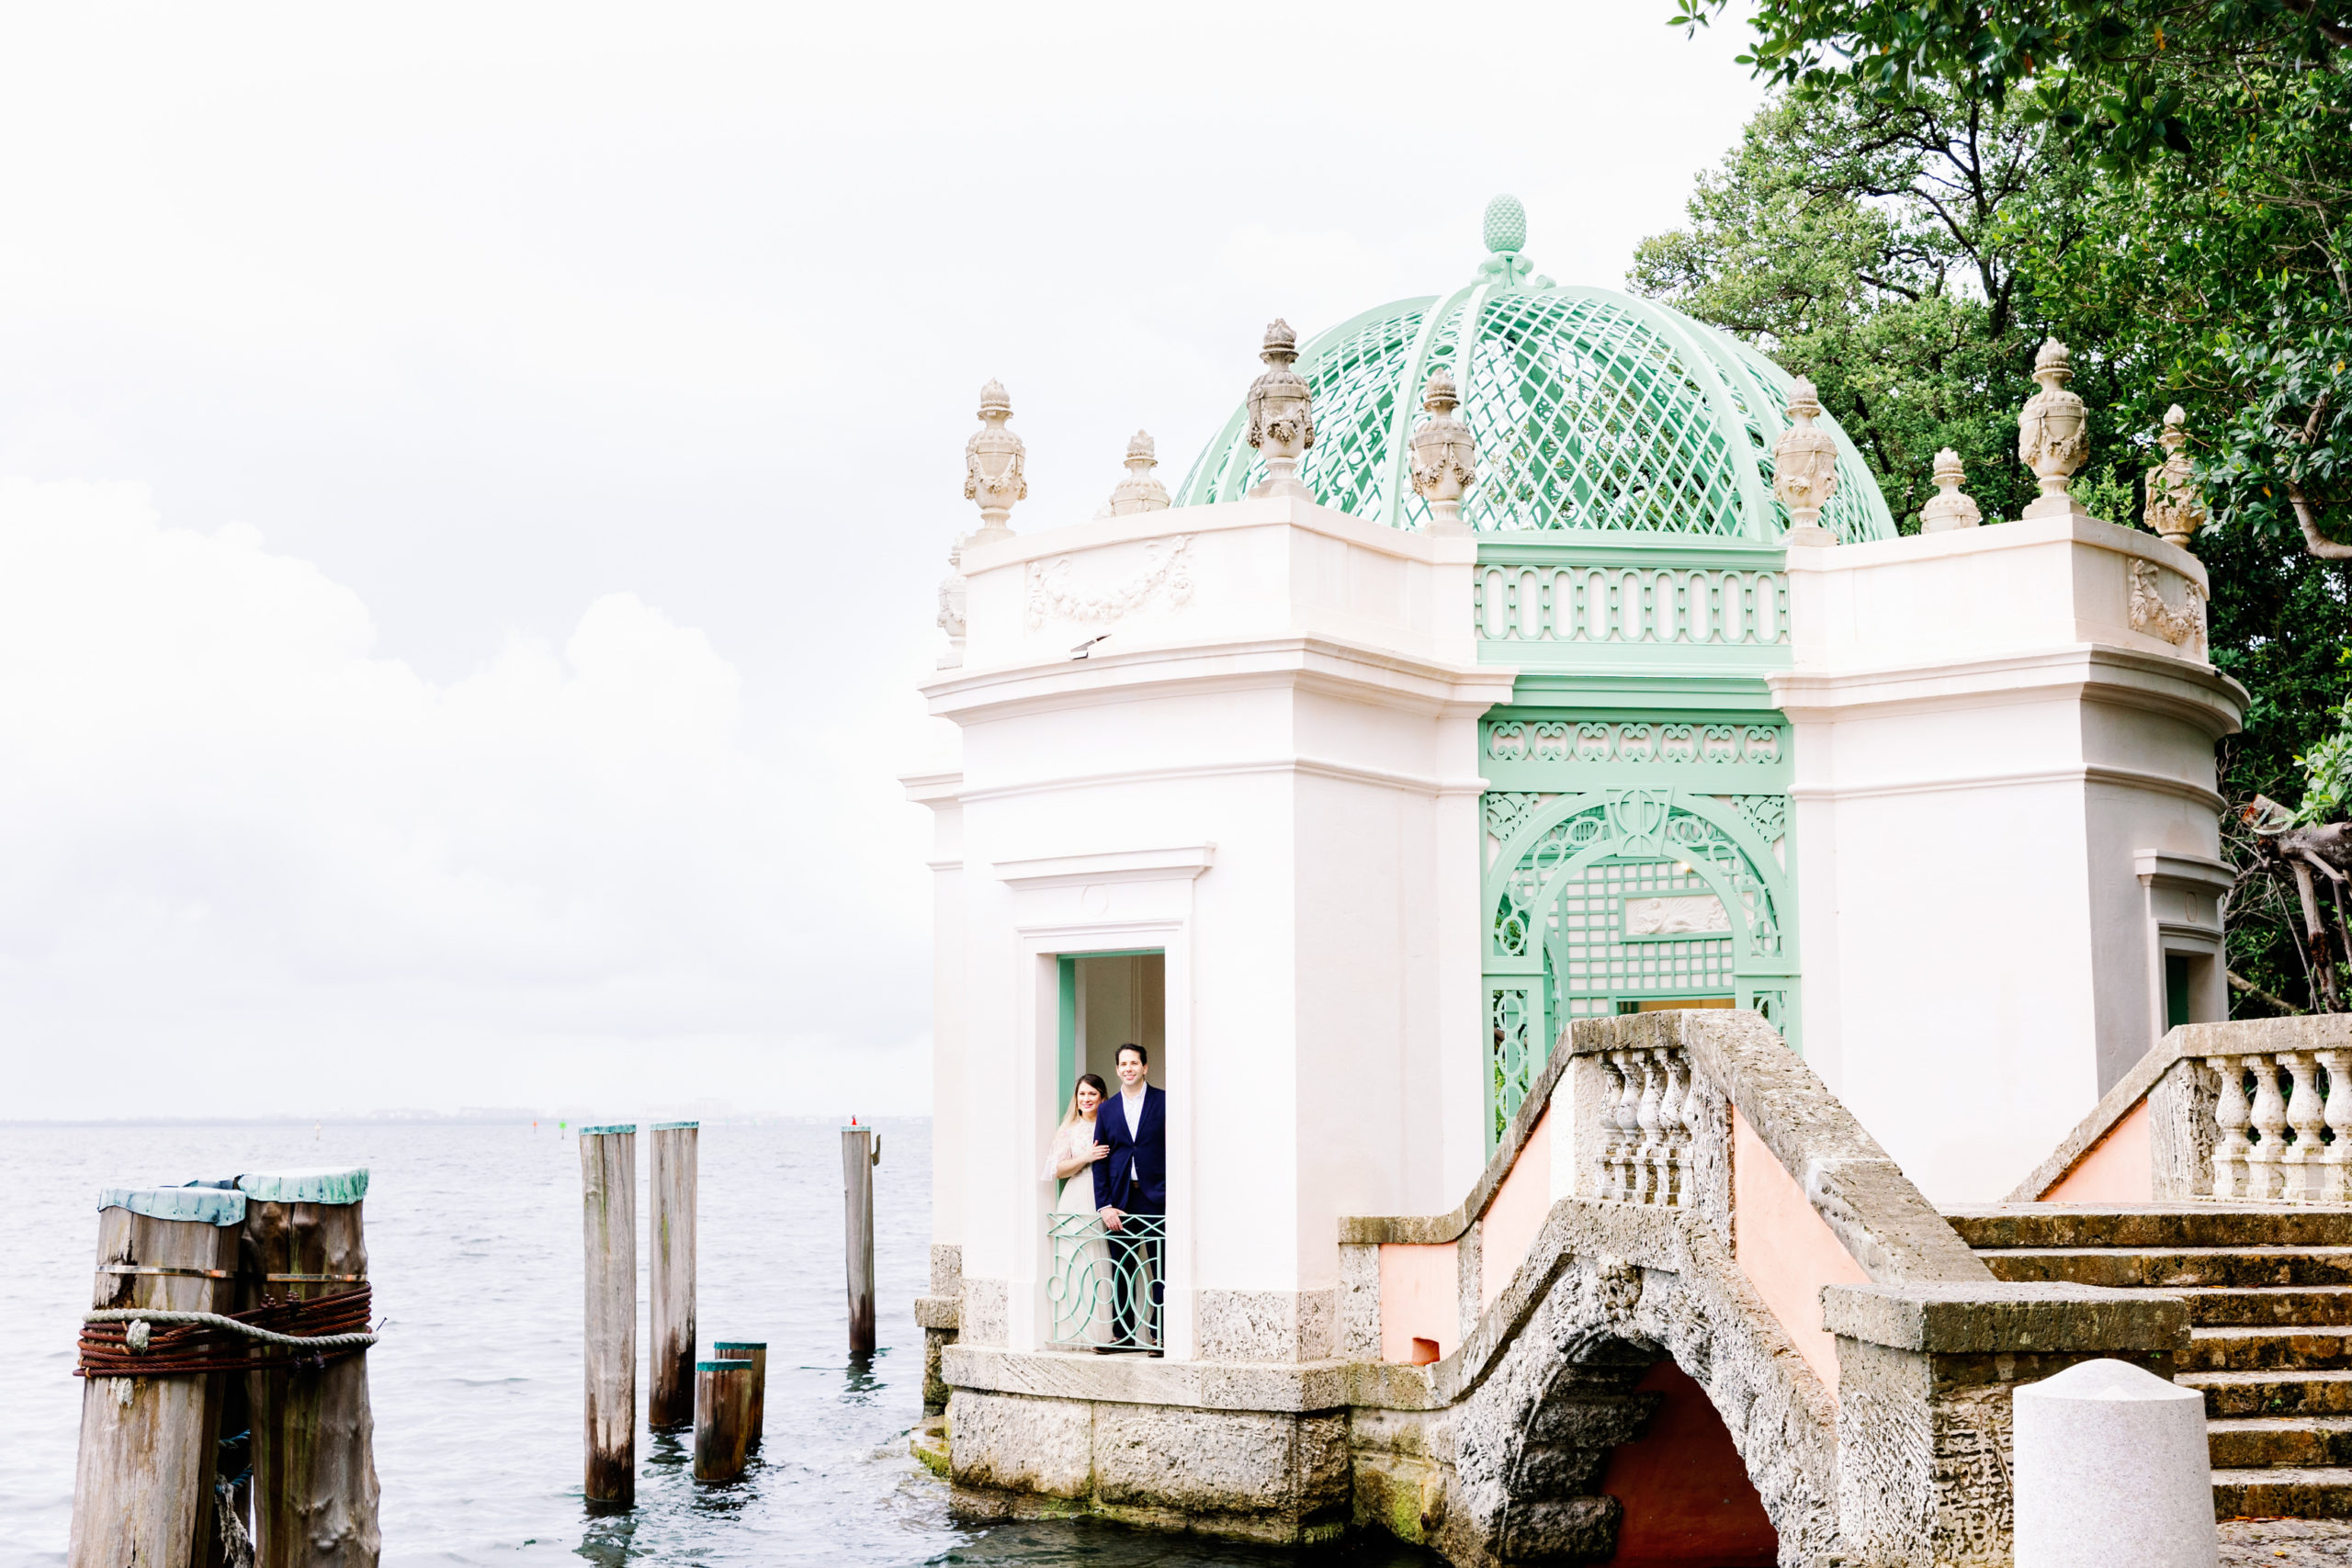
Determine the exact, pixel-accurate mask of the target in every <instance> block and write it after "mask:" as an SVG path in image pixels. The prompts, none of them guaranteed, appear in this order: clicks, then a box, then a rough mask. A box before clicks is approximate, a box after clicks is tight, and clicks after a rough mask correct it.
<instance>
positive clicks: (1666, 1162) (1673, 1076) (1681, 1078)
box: [1657, 1052, 1691, 1207]
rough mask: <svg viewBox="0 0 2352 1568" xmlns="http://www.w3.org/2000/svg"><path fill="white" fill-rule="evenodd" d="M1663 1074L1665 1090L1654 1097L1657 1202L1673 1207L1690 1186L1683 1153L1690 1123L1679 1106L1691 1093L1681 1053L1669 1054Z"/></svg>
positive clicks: (1689, 1137) (1687, 1159)
mask: <svg viewBox="0 0 2352 1568" xmlns="http://www.w3.org/2000/svg"><path fill="white" fill-rule="evenodd" d="M1664 1071H1665V1074H1666V1089H1665V1092H1663V1093H1662V1094H1660V1095H1659V1096H1658V1098H1657V1124H1658V1177H1657V1201H1659V1202H1661V1203H1664V1204H1666V1205H1668V1207H1676V1206H1679V1204H1680V1203H1681V1202H1682V1192H1683V1189H1684V1188H1685V1187H1686V1186H1688V1185H1689V1170H1690V1158H1689V1156H1688V1155H1687V1154H1686V1153H1685V1152H1684V1151H1685V1150H1686V1149H1687V1148H1688V1147H1689V1146H1690V1143H1691V1124H1690V1122H1689V1120H1688V1119H1687V1118H1686V1117H1685V1116H1684V1115H1683V1110H1682V1107H1683V1101H1684V1100H1685V1098H1686V1097H1687V1095H1688V1094H1689V1091H1690V1085H1689V1076H1690V1067H1689V1065H1688V1064H1687V1063H1685V1062H1684V1061H1683V1059H1682V1056H1681V1055H1680V1053H1679V1052H1668V1054H1667V1057H1666V1061H1665V1064H1664Z"/></svg>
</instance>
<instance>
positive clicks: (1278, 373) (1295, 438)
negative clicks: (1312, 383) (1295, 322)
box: [1250, 317, 1315, 501]
mask: <svg viewBox="0 0 2352 1568" xmlns="http://www.w3.org/2000/svg"><path fill="white" fill-rule="evenodd" d="M1258 357H1259V358H1261V359H1262V360H1264V361H1265V362H1266V369H1265V373H1264V374H1262V375H1261V376H1260V377H1259V378H1257V379H1256V380H1255V381H1252V382H1250V446H1255V447H1256V448H1258V450H1259V451H1260V452H1261V453H1262V454H1263V455H1264V457H1265V459H1266V479H1265V482H1264V483H1262V484H1261V485H1259V486H1257V487H1256V488H1255V489H1253V490H1252V491H1250V494H1251V495H1253V496H1261V495H1295V496H1299V497H1302V498H1304V499H1306V500H1309V501H1312V500H1313V499H1314V497H1313V495H1312V494H1310V493H1309V492H1308V491H1307V488H1306V485H1304V484H1302V483H1301V482H1299V478H1298V460H1299V458H1300V457H1304V456H1305V455H1306V449H1307V448H1308V447H1310V446H1314V445H1315V406H1314V394H1313V393H1312V391H1311V390H1310V389H1308V387H1307V385H1306V377H1304V376H1301V375H1300V374H1299V373H1298V372H1297V371H1295V370H1294V369H1292V368H1291V365H1292V364H1293V362H1295V360H1296V359H1297V358H1298V334H1297V333H1295V332H1293V331H1291V330H1290V323H1289V322H1288V321H1283V320H1282V319H1281V318H1279V317H1277V318H1276V319H1275V320H1274V321H1272V323H1270V324H1269V325H1268V326H1267V328H1266V344H1265V346H1264V347H1263V348H1261V349H1260V350H1259V352H1258Z"/></svg>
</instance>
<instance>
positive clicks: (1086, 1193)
mask: <svg viewBox="0 0 2352 1568" xmlns="http://www.w3.org/2000/svg"><path fill="white" fill-rule="evenodd" d="M1116 1062H1117V1072H1118V1076H1119V1087H1118V1089H1117V1090H1116V1091H1115V1092H1114V1091H1113V1090H1112V1089H1110V1088H1109V1086H1108V1085H1106V1084H1104V1083H1103V1080H1102V1078H1101V1077H1097V1076H1096V1075H1095V1074H1093V1073H1083V1074H1080V1077H1079V1080H1078V1087H1077V1089H1076V1090H1075V1091H1074V1092H1073V1093H1072V1094H1071V1096H1070V1103H1069V1111H1068V1112H1067V1113H1066V1114H1064V1116H1063V1117H1062V1124H1061V1127H1060V1130H1059V1131H1058V1132H1057V1133H1056V1134H1055V1136H1054V1147H1053V1154H1052V1156H1051V1157H1050V1158H1049V1159H1048V1161H1047V1165H1048V1172H1047V1174H1048V1175H1049V1176H1051V1177H1053V1178H1055V1179H1058V1180H1059V1181H1060V1182H1061V1192H1060V1196H1059V1198H1058V1200H1057V1201H1056V1202H1055V1204H1054V1212H1055V1213H1056V1214H1057V1215H1063V1214H1080V1213H1093V1214H1094V1215H1095V1216H1096V1217H1097V1218H1099V1219H1100V1220H1101V1221H1102V1224H1103V1234H1102V1235H1101V1237H1100V1238H1099V1239H1098V1238H1094V1237H1088V1238H1087V1239H1086V1240H1085V1241H1084V1242H1083V1243H1081V1244H1080V1248H1079V1249H1078V1250H1077V1251H1076V1252H1074V1253H1069V1252H1068V1244H1062V1245H1057V1247H1056V1251H1057V1253H1065V1254H1066V1256H1064V1257H1057V1258H1056V1260H1055V1261H1056V1266H1057V1268H1060V1269H1067V1270H1068V1272H1067V1273H1066V1276H1065V1277H1066V1278H1070V1277H1085V1276H1091V1280H1092V1281H1093V1282H1095V1284H1096V1288H1097V1289H1098V1290H1099V1291H1102V1292H1106V1293H1107V1295H1108V1298H1109V1299H1108V1300H1107V1302H1104V1301H1099V1300H1098V1301H1096V1302H1094V1303H1090V1307H1091V1310H1090V1311H1089V1312H1088V1313H1087V1314H1086V1318H1085V1323H1084V1329H1083V1333H1084V1338H1085V1340H1086V1341H1087V1342H1089V1343H1091V1344H1092V1346H1093V1348H1095V1349H1096V1350H1098V1351H1103V1352H1109V1351H1114V1350H1142V1351H1145V1352H1147V1353H1148V1354H1150V1355H1154V1356H1157V1355H1159V1353H1160V1345H1159V1307H1160V1294H1161V1275H1160V1263H1161V1241H1162V1239H1163V1237H1164V1235H1165V1226H1166V1224H1167V1221H1166V1215H1167V1213H1168V1096H1167V1094H1166V1093H1165V1092H1164V1091H1162V1090H1160V1089H1154V1088H1152V1087H1151V1086H1150V1085H1149V1084H1148V1083H1146V1082H1145V1081H1144V1075H1145V1073H1146V1072H1147V1071H1148V1070H1149V1067H1150V1062H1151V1058H1150V1056H1149V1055H1148V1053H1147V1052H1146V1051H1145V1050H1144V1048H1143V1047H1142V1046H1140V1045H1122V1046H1120V1047H1119V1051H1118V1055H1117V1057H1116ZM1068 1228H1069V1226H1068V1224H1067V1223H1066V1222H1065V1223H1059V1224H1057V1225H1056V1227H1055V1234H1056V1235H1057V1236H1060V1235H1063V1234H1064V1232H1065V1230H1066V1229H1068ZM1090 1266H1091V1267H1090ZM1106 1308H1107V1311H1106V1310H1105V1309H1106Z"/></svg>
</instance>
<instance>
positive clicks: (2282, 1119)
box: [2245, 1055, 2287, 1202]
mask: <svg viewBox="0 0 2352 1568" xmlns="http://www.w3.org/2000/svg"><path fill="white" fill-rule="evenodd" d="M2245 1065H2246V1066H2249V1067H2252V1068H2253V1069H2254V1130H2255V1132H2256V1133H2257V1134H2260V1135H2261V1139H2260V1141H2259V1142H2258V1143H2256V1145H2254V1148H2253V1151H2252V1152H2251V1153H2249V1154H2248V1155H2247V1156H2246V1161H2245V1174H2246V1184H2245V1196H2246V1197H2248V1198H2252V1199H2254V1200H2255V1201H2257V1202H2268V1201H2270V1200H2271V1199H2273V1198H2277V1197H2279V1196H2280V1195H2281V1193H2280V1190H2279V1187H2280V1183H2281V1181H2282V1180H2283V1179H2285V1176H2286V1166H2285V1165H2284V1164H2283V1163H2281V1161H2282V1156H2284V1155H2285V1154H2286V1152H2287V1151H2286V1143H2287V1099H2286V1096H2284V1095H2282V1094H2280V1093H2279V1092H2278V1063H2277V1062H2276V1061H2275V1060H2273V1059H2272V1058H2271V1057H2269V1056H2267V1055H2250V1056H2248V1057H2246V1059H2245Z"/></svg>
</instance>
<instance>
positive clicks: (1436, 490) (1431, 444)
mask: <svg viewBox="0 0 2352 1568" xmlns="http://www.w3.org/2000/svg"><path fill="white" fill-rule="evenodd" d="M1461 406H1462V399H1461V396H1460V394H1458V393H1457V392H1456V391H1455V390H1454V389H1453V371H1451V370H1448V369H1447V368H1446V367H1444V366H1442V365H1441V366H1439V367H1437V368H1436V369H1435V370H1434V371H1432V372H1430V385H1429V391H1428V393H1427V394H1426V395H1424V396H1423V397H1422V399H1421V407H1423V408H1425V409H1427V410H1429V412H1430V417H1429V419H1428V421H1427V422H1426V423H1423V424H1422V425H1421V427H1420V428H1419V430H1416V431H1414V432H1413V434H1412V437H1411V440H1410V446H1409V449H1410V451H1411V452H1412V455H1413V489H1414V490H1415V491H1417V492H1418V493H1419V495H1420V498H1421V499H1422V500H1423V501H1425V502H1429V508H1430V529H1429V531H1430V533H1432V534H1452V535H1461V534H1467V533H1468V532H1469V531H1470V530H1469V529H1467V528H1465V527H1464V526H1463V524H1462V492H1463V491H1464V490H1467V489H1468V488H1469V487H1470V486H1471V485H1472V484H1473V483H1474V482H1476V479H1477V478H1478V447H1477V443H1476V442H1475V441H1473V440H1472V439H1471V436H1470V427H1469V426H1468V425H1466V424H1464V423H1462V421H1461V420H1459V419H1457V418H1455V417H1454V413H1453V411H1454V410H1455V409H1457V408H1460V407H1461Z"/></svg>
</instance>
